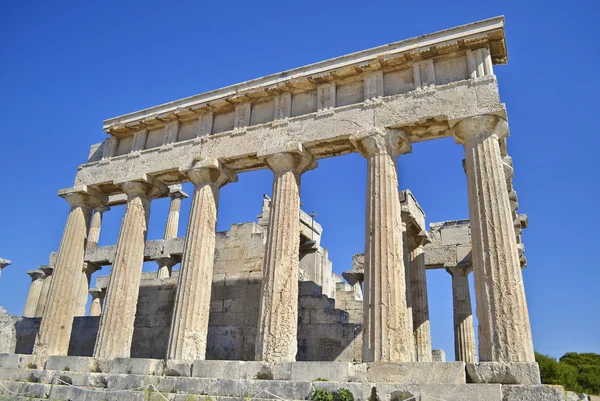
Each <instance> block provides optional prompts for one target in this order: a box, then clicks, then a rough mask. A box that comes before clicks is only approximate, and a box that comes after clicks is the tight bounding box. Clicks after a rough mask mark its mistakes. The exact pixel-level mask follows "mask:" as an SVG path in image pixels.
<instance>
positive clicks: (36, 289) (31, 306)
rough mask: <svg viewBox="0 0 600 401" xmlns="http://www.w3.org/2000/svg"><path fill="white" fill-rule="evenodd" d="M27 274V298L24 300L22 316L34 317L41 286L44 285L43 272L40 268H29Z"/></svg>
mask: <svg viewBox="0 0 600 401" xmlns="http://www.w3.org/2000/svg"><path fill="white" fill-rule="evenodd" d="M27 274H28V275H29V276H30V277H31V284H30V285H29V292H28V293H27V300H26V301H25V309H24V310H23V317H35V310H36V308H37V305H38V302H39V300H40V295H41V293H42V286H43V285H44V272H43V271H41V270H30V271H28V272H27Z"/></svg>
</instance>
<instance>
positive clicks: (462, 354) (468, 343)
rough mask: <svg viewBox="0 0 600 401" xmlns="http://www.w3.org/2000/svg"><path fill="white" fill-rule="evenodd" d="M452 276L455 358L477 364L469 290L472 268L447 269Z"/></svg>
mask: <svg viewBox="0 0 600 401" xmlns="http://www.w3.org/2000/svg"><path fill="white" fill-rule="evenodd" d="M446 270H447V271H448V273H450V274H451V275H452V301H453V311H454V358H455V360H457V361H463V362H477V345H476V343H475V326H474V325H473V308H472V307H471V290H470V289H469V278H468V277H469V273H470V272H471V271H472V269H471V268H470V267H453V268H447V269H446Z"/></svg>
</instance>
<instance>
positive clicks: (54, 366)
mask: <svg viewBox="0 0 600 401" xmlns="http://www.w3.org/2000/svg"><path fill="white" fill-rule="evenodd" d="M45 369H46V370H58V371H72V372H83V373H88V372H97V371H98V365H97V363H96V360H95V359H94V358H92V357H82V356H49V357H48V361H47V362H46V367H45Z"/></svg>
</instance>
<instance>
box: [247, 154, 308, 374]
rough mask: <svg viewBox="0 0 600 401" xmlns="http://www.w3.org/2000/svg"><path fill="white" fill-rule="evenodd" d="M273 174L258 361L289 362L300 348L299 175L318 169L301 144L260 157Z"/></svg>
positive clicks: (257, 343)
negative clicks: (298, 338) (298, 336)
mask: <svg viewBox="0 0 600 401" xmlns="http://www.w3.org/2000/svg"><path fill="white" fill-rule="evenodd" d="M258 156H259V157H260V158H262V159H263V160H264V162H265V164H266V165H267V167H269V169H271V171H273V174H274V177H273V199H272V207H271V213H270V216H269V227H268V230H267V244H266V248H265V256H264V260H263V279H262V288H261V290H262V291H261V297H260V309H259V322H258V333H257V335H256V354H255V358H256V360H257V361H266V362H291V361H295V360H296V352H297V348H298V340H297V327H298V277H299V257H300V251H299V246H300V236H299V232H300V176H301V175H302V173H304V172H305V171H307V170H308V169H311V168H315V167H316V162H315V159H314V157H313V156H312V155H311V154H310V153H309V152H308V151H306V150H305V149H304V147H303V146H302V145H301V144H288V145H287V146H285V147H283V148H282V149H276V150H268V151H265V152H262V153H261V154H259V155H258Z"/></svg>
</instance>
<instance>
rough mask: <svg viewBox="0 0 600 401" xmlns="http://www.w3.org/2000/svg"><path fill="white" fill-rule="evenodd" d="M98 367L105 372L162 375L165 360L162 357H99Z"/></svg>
mask: <svg viewBox="0 0 600 401" xmlns="http://www.w3.org/2000/svg"><path fill="white" fill-rule="evenodd" d="M97 363H98V369H99V370H100V371H101V372H103V373H112V374H134V375H150V376H160V375H162V374H163V371H164V367H165V366H164V365H165V362H164V361H163V360H161V359H146V358H115V359H110V360H107V359H97Z"/></svg>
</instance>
